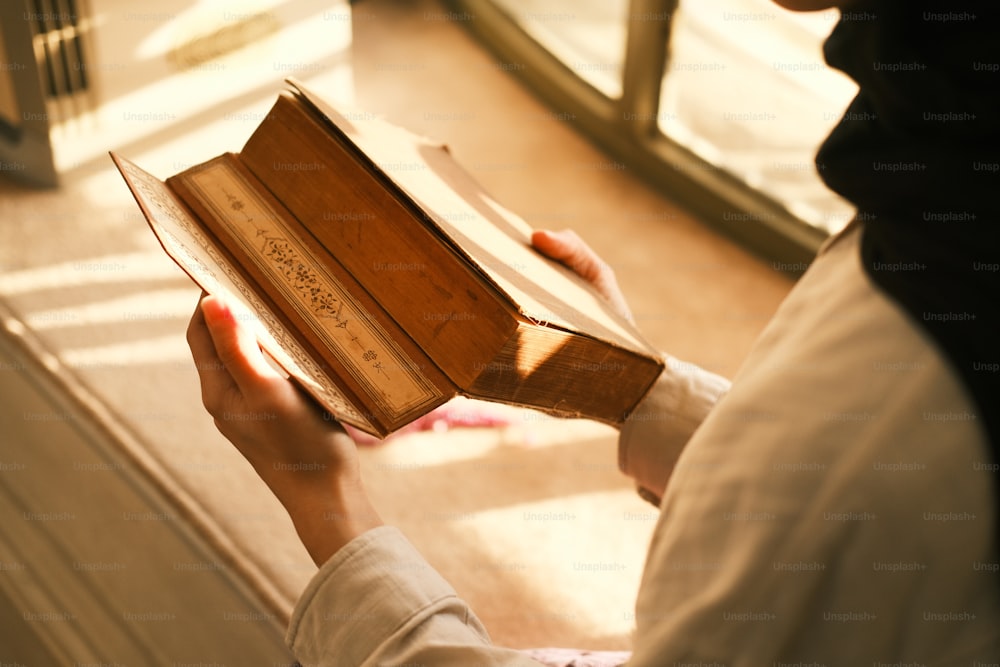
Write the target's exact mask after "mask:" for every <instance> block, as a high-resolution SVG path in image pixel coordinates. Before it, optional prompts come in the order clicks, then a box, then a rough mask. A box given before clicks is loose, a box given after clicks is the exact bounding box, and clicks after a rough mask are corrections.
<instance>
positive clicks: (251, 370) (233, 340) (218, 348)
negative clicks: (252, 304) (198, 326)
mask: <svg viewBox="0 0 1000 667" xmlns="http://www.w3.org/2000/svg"><path fill="white" fill-rule="evenodd" d="M201 310H202V313H203V314H204V317H205V324H206V325H207V329H208V333H209V334H210V336H211V338H212V342H213V343H214V345H215V352H216V354H217V355H218V358H219V360H220V361H221V362H222V364H223V365H224V366H225V368H226V370H227V371H229V375H230V376H232V379H233V381H234V382H235V383H236V385H237V386H238V387H239V389H240V393H242V394H244V395H247V394H253V393H256V392H259V391H261V390H263V389H265V388H267V387H268V386H269V385H270V384H271V382H272V381H273V380H274V379H276V378H278V379H280V376H279V375H278V374H277V373H276V372H275V371H274V369H273V368H271V366H270V364H268V363H267V359H265V358H264V354H263V352H261V350H260V346H259V345H258V344H257V339H256V338H255V337H254V335H253V333H251V332H250V331H249V330H248V329H247V328H246V327H242V326H240V324H239V322H237V321H236V317H235V316H234V315H233V311H232V310H231V309H230V308H229V306H228V305H227V304H226V303H225V302H224V301H222V300H221V299H219V298H218V297H214V296H208V297H206V298H204V299H202V302H201Z"/></svg>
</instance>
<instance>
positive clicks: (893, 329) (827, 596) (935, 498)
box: [288, 228, 1000, 667]
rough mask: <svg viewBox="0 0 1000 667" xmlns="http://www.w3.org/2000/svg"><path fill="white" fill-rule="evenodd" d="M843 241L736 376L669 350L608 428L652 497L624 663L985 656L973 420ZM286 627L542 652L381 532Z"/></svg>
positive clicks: (385, 641)
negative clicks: (503, 641) (630, 646)
mask: <svg viewBox="0 0 1000 667" xmlns="http://www.w3.org/2000/svg"><path fill="white" fill-rule="evenodd" d="M858 242H859V230H858V229H857V228H853V229H851V230H849V231H848V232H846V233H845V234H843V235H842V236H841V237H838V238H837V239H835V240H834V241H833V242H831V243H828V244H827V246H826V247H825V248H824V250H823V252H821V253H820V255H819V257H818V258H817V260H816V261H815V262H814V263H813V266H812V267H811V268H810V269H809V271H808V272H807V273H806V275H805V276H803V278H802V279H801V280H800V281H799V282H798V284H797V285H796V287H795V288H794V289H793V290H792V292H791V293H790V294H789V296H788V298H787V299H786V301H785V302H784V303H783V304H782V306H781V308H780V309H779V311H778V312H777V313H776V315H775V317H774V318H773V320H772V321H771V323H770V324H769V325H768V327H767V328H766V329H765V331H764V332H763V334H762V335H761V337H760V339H759V340H758V341H757V343H756V345H755V346H754V349H753V350H752V351H751V353H750V355H749V357H748V358H747V360H746V363H745V364H744V367H743V369H742V370H741V371H740V373H739V374H738V375H737V377H736V378H735V379H734V381H733V384H732V386H731V387H730V386H729V383H728V382H726V381H725V380H723V379H722V378H719V377H717V376H714V375H712V374H710V373H707V372H705V371H702V370H700V369H698V368H695V367H692V366H689V365H685V364H683V363H680V362H677V361H675V360H670V363H669V364H668V367H667V369H666V371H665V372H664V374H663V376H662V377H661V379H660V381H659V383H658V384H657V386H656V387H655V388H654V389H653V391H652V392H651V393H650V395H649V396H648V397H647V398H646V400H645V401H644V402H643V403H642V405H641V406H640V407H639V409H638V410H637V411H636V413H635V414H634V415H633V417H632V418H631V420H630V421H629V423H628V424H627V425H626V426H625V428H624V429H623V430H622V434H621V440H620V445H619V463H620V465H621V466H622V469H623V470H624V471H625V472H626V473H628V474H630V475H632V476H633V477H634V478H635V479H636V481H637V482H638V484H639V485H640V487H642V488H644V489H646V490H647V492H648V493H647V495H655V496H657V497H659V496H661V495H662V497H663V500H662V503H661V507H662V512H661V516H660V519H659V522H658V524H657V527H656V530H655V533H654V536H653V541H652V544H651V547H650V551H649V556H648V559H647V563H646V569H645V572H644V575H643V581H642V586H641V588H640V591H639V598H638V601H637V603H636V634H635V646H634V654H633V658H632V661H631V662H630V663H629V664H631V665H635V666H647V665H649V666H652V665H666V666H674V665H701V666H704V665H716V664H719V665H747V666H752V667H761V666H767V667H771V666H773V665H799V664H802V665H813V664H816V665H825V666H827V667H833V666H834V665H845V666H850V667H858V666H861V665H863V666H867V665H873V666H875V667H878V666H879V665H882V664H885V665H898V664H903V665H925V666H928V667H929V666H931V665H966V666H969V667H973V666H975V665H977V663H978V664H980V665H988V664H996V663H997V662H998V661H1000V587H998V583H997V582H998V576H997V574H996V570H997V568H998V553H997V542H996V536H995V532H994V529H995V526H996V521H995V516H994V511H995V510H994V507H995V505H994V499H993V494H994V493H996V492H997V490H996V489H993V488H992V487H991V475H990V474H989V473H988V472H987V471H988V470H989V468H990V466H991V465H992V461H991V460H990V456H989V451H988V449H987V445H986V442H985V439H984V434H983V431H982V429H981V428H980V425H979V422H978V420H977V419H976V418H975V410H974V408H973V406H972V404H971V402H970V399H969V397H968V396H967V394H966V393H965V391H964V389H963V388H962V386H961V385H960V384H959V382H958V380H957V378H956V376H955V374H954V373H953V372H952V370H951V369H950V368H949V367H948V366H947V365H946V364H945V362H944V360H943V358H942V357H941V355H940V354H939V353H938V351H937V350H936V349H935V348H934V347H933V346H932V345H931V344H930V343H929V341H928V339H927V338H926V337H925V336H924V335H923V334H922V333H921V332H920V331H919V330H918V329H917V328H916V327H915V326H914V325H913V323H912V322H910V321H909V320H908V319H907V316H906V315H905V314H904V313H903V312H902V311H901V310H900V309H899V308H898V307H896V306H895V305H894V304H893V303H892V302H890V301H889V300H888V299H887V298H886V297H885V296H884V295H882V294H881V293H880V292H878V291H876V290H875V289H874V288H873V286H872V284H871V282H870V281H869V280H868V278H867V276H866V275H865V274H864V272H863V270H862V267H861V265H860V262H859V253H858ZM671 470H673V474H672V475H671ZM668 477H669V483H668V481H667V480H668ZM288 642H289V645H290V646H291V648H292V650H293V651H294V652H295V654H296V656H298V658H299V659H300V660H301V661H302V663H303V664H304V665H407V664H420V665H455V666H458V665H461V666H462V667H470V666H474V665H521V664H528V665H534V664H536V663H534V662H532V661H531V660H530V659H528V658H527V657H525V656H524V655H523V654H520V653H519V652H517V651H513V650H509V649H504V648H499V647H494V646H491V645H490V643H489V639H488V637H487V635H486V632H485V630H484V629H483V628H482V626H481V625H480V623H479V621H478V620H477V619H476V617H475V616H474V615H473V613H472V611H471V610H470V609H469V608H468V607H467V605H465V604H464V603H463V602H462V601H461V600H460V599H459V598H458V597H457V596H456V595H455V592H454V590H453V589H452V588H451V587H450V586H449V585H448V584H447V583H446V582H445V581H444V580H443V579H442V578H441V577H440V576H439V575H438V574H437V573H436V572H435V571H434V570H433V569H432V568H431V567H430V566H429V565H428V564H427V563H426V561H424V560H423V558H422V557H421V556H420V555H419V554H418V553H417V552H416V551H415V549H414V548H413V547H412V546H411V545H410V544H409V543H408V542H407V541H406V539H405V538H404V537H403V536H402V535H401V533H399V531H397V530H396V529H394V528H389V527H386V528H379V529H376V530H373V531H370V532H368V533H366V534H365V535H363V536H361V537H359V538H357V539H355V540H354V541H353V542H351V543H350V544H348V545H347V546H346V547H344V548H343V549H342V550H341V551H339V552H338V553H337V554H335V555H334V556H333V557H332V558H331V559H330V560H329V561H328V562H327V563H326V564H325V565H324V566H323V567H322V568H321V569H320V571H319V573H318V574H317V575H316V577H315V578H314V579H313V581H312V582H311V583H310V584H309V586H308V588H307V589H306V591H305V592H304V593H303V595H302V598H301V600H300V601H299V603H298V605H297V608H296V610H295V614H294V616H293V619H292V623H291V626H290V628H289V631H288Z"/></svg>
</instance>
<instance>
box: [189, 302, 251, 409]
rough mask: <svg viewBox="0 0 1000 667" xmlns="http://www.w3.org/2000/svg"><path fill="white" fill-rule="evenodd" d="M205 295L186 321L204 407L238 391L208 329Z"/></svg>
mask: <svg viewBox="0 0 1000 667" xmlns="http://www.w3.org/2000/svg"><path fill="white" fill-rule="evenodd" d="M206 296H207V295H206V294H205V293H204V292H202V299H201V300H199V301H198V306H197V307H196V308H195V310H194V314H193V315H191V321H190V322H189V323H188V329H187V342H188V347H189V348H191V357H192V358H193V359H194V366H195V369H197V371H198V379H199V380H200V382H201V395H202V402H203V403H204V404H205V407H209V406H210V405H216V404H217V399H221V397H223V396H226V395H227V394H229V393H231V392H237V393H238V392H239V387H237V386H236V382H235V381H234V380H233V377H232V375H230V374H229V371H227V370H226V366H225V364H223V363H222V360H221V359H220V358H219V355H218V353H217V352H216V350H215V343H214V342H213V341H212V335H211V334H210V333H209V331H208V325H207V324H206V322H205V314H204V312H203V311H202V302H203V300H204V298H205V297H206Z"/></svg>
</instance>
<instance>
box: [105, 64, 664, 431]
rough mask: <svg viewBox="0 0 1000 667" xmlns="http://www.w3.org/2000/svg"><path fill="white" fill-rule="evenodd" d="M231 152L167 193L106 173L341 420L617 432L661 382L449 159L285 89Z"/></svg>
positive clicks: (149, 182) (366, 425) (128, 174)
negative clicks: (548, 423) (427, 419)
mask: <svg viewBox="0 0 1000 667" xmlns="http://www.w3.org/2000/svg"><path fill="white" fill-rule="evenodd" d="M289 84H290V86H291V87H290V90H288V91H284V92H282V93H281V94H280V95H279V97H278V99H277V102H276V103H275V105H274V107H273V108H272V109H271V111H270V112H269V113H268V114H267V116H266V117H265V118H264V120H263V121H262V122H261V124H260V125H259V126H258V127H257V129H256V130H255V131H254V133H253V134H252V136H251V137H250V139H249V140H248V141H247V143H246V145H245V146H244V147H243V149H242V150H241V151H240V153H238V154H236V153H227V154H225V155H221V156H219V157H216V158H214V159H211V160H209V161H207V162H204V163H203V164H199V165H197V166H195V167H192V168H190V169H188V170H186V171H183V172H181V173H179V174H176V175H174V176H171V177H170V178H168V179H167V180H166V182H163V181H161V180H159V179H158V178H156V177H154V176H152V175H151V174H149V173H147V172H145V171H143V170H142V169H140V168H139V167H137V166H136V165H135V164H133V163H131V162H129V161H128V160H126V159H124V158H122V157H120V156H118V155H115V154H112V158H113V159H114V161H115V163H116V164H117V166H118V168H119V170H120V171H121V173H122V175H123V176H124V178H125V181H126V182H127V183H128V186H129V188H130V189H131V190H132V193H133V195H134V196H135V199H136V201H137V202H138V204H139V206H140V208H141V209H142V212H143V214H144V215H145V216H146V219H147V220H148V221H149V224H150V226H151V227H152V229H153V232H154V233H155V234H156V236H157V238H158V239H159V240H160V243H161V244H162V245H163V248H164V250H166V252H167V254H169V255H170V257H172V258H173V259H174V261H175V262H177V264H178V265H180V266H181V268H183V269H184V270H185V271H186V272H187V273H188V275H190V276H191V278H192V279H193V280H194V281H195V282H196V283H197V284H198V285H200V286H201V287H202V288H203V289H204V290H205V291H206V292H208V293H210V294H220V295H223V297H224V298H225V299H226V300H227V302H228V303H230V304H231V306H232V307H233V308H234V309H235V310H236V312H237V317H238V318H239V319H240V320H242V321H243V322H244V323H245V324H246V325H247V326H250V327H252V328H253V330H254V331H255V333H256V335H257V339H258V341H259V343H260V346H261V348H262V349H263V350H264V351H265V352H266V353H267V354H269V355H270V356H271V358H272V359H273V360H274V361H276V362H277V364H278V365H280V366H281V367H282V368H283V369H284V370H285V371H286V372H287V373H288V374H289V376H290V377H292V378H294V379H295V380H296V381H297V382H298V383H299V384H300V385H301V386H302V387H303V389H305V390H306V391H307V392H308V393H309V394H311V395H312V396H313V397H314V398H315V399H316V400H317V401H318V402H319V403H320V405H321V406H322V407H323V408H324V409H326V410H328V411H329V412H330V413H331V414H332V415H333V416H334V417H336V418H337V419H339V420H341V421H344V422H347V423H349V424H351V425H353V426H356V427H358V428H360V429H362V430H364V431H366V432H368V433H371V434H373V435H377V436H383V437H384V436H385V435H387V434H389V433H391V432H392V431H394V430H396V429H398V428H400V427H402V426H404V425H406V424H407V423H409V422H410V421H413V420H414V419H416V418H417V417H420V416H421V415H423V414H426V413H427V412H429V411H430V410H432V409H434V408H435V407H437V406H439V405H441V404H443V403H444V402H446V401H448V400H449V399H450V398H452V397H454V396H456V395H459V394H461V395H465V396H469V397H472V398H479V399H485V400H491V401H498V402H503V403H509V404H513V405H520V406H526V407H531V408H536V409H539V410H543V411H545V412H547V413H550V414H555V415H560V416H567V417H585V418H589V419H595V420H599V421H604V422H609V423H614V422H617V421H621V420H622V419H624V417H625V416H626V415H627V414H628V413H629V412H630V411H631V410H632V408H634V407H635V405H636V403H638V401H639V400H640V399H641V398H642V397H643V395H645V393H646V391H647V390H648V389H649V387H650V386H651V385H652V384H653V382H654V381H655V380H656V378H657V376H658V375H659V373H660V371H661V370H662V368H663V362H662V361H661V358H660V356H659V355H658V354H657V352H656V351H655V350H654V349H652V348H651V347H650V346H649V344H648V343H646V342H645V341H644V340H643V339H642V337H641V335H640V334H639V333H638V332H637V330H636V329H635V327H634V326H633V325H632V324H631V323H630V322H628V321H627V320H625V319H624V318H622V317H620V316H619V315H617V314H616V313H615V312H614V311H613V309H612V308H611V307H610V306H609V305H608V304H607V303H606V302H605V301H604V299H602V298H601V296H600V295H599V294H598V293H597V292H596V291H595V290H594V289H593V288H592V287H591V286H590V285H589V284H588V283H587V282H586V281H584V280H582V279H580V278H579V277H578V276H577V275H576V274H574V273H573V272H572V271H569V270H568V269H566V268H565V267H564V266H562V265H560V264H559V263H557V262H553V261H551V260H548V259H546V258H544V257H542V256H541V255H539V254H538V253H537V252H536V251H534V250H533V249H532V248H531V246H530V235H531V229H530V227H529V226H528V225H527V224H526V223H525V222H524V221H523V220H521V219H520V218H518V217H517V216H515V215H514V214H512V213H510V212H509V211H507V210H506V209H504V208H502V207H501V206H500V205H498V204H497V203H496V202H495V201H494V200H493V199H491V198H490V197H489V196H488V195H487V194H486V193H485V192H484V191H483V189H482V188H481V187H480V186H479V185H478V184H477V183H476V182H475V181H474V180H473V179H472V177H471V176H470V175H469V174H468V173H467V172H465V171H464V170H463V169H462V168H461V167H460V166H459V165H458V163H457V162H456V161H455V160H454V159H453V158H452V157H451V155H450V154H449V153H448V150H447V148H445V147H444V146H442V145H440V144H436V143H433V142H430V141H428V140H426V139H423V138H420V137H416V136H414V135H412V134H410V133H408V132H406V131H404V130H402V129H400V128H398V127H395V126H392V125H390V124H388V123H385V122H383V121H381V120H378V119H375V118H374V117H372V116H371V115H370V114H366V113H352V112H347V113H339V112H338V111H336V110H334V109H333V108H332V107H331V106H330V105H328V104H327V103H326V102H324V101H323V100H321V99H320V98H319V97H317V96H316V95H315V94H313V93H311V92H309V91H308V90H307V89H306V88H304V87H303V86H302V85H301V84H300V83H298V82H295V81H294V80H290V81H289Z"/></svg>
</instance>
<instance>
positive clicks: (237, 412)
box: [187, 295, 381, 565]
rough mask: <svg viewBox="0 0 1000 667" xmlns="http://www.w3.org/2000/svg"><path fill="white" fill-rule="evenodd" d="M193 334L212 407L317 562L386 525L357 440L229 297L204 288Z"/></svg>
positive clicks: (205, 399)
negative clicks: (285, 367)
mask: <svg viewBox="0 0 1000 667" xmlns="http://www.w3.org/2000/svg"><path fill="white" fill-rule="evenodd" d="M187 340H188V345H189V346H190V348H191V354H192V356H193V357H194V361H195V364H196V366H197V369H198V376H199V378H200V380H201V393H202V402H203V403H204V405H205V408H206V409H207V410H208V412H209V414H211V415H212V417H214V418H215V425H216V426H217V427H218V429H219V431H220V432H221V433H222V434H223V435H224V436H226V438H228V439H229V441H230V442H232V443H233V444H234V445H235V446H236V448H237V449H238V450H239V451H240V452H241V453H242V454H243V456H244V457H245V458H246V459H247V461H249V462H250V465H251V466H253V468H254V470H256V471H257V474H258V475H259V476H260V478H261V479H262V480H264V483H266V484H267V486H268V487H269V488H270V489H271V491H272V492H273V493H274V495H275V496H277V498H278V500H280V501H281V503H282V504H283V505H284V506H285V509H286V510H288V513H289V515H290V516H291V517H292V522H293V523H294V524H295V528H296V530H297V531H298V533H299V537H300V538H301V539H302V542H303V544H305V546H306V549H307V550H308V551H309V554H310V555H311V556H312V557H313V560H314V561H315V562H316V564H317V565H319V564H322V563H323V562H325V561H326V560H327V559H328V558H329V557H330V556H331V555H333V553H334V552H336V551H337V549H339V548H340V547H341V546H343V545H344V544H346V543H347V542H349V541H350V540H351V539H353V538H354V537H356V536H358V535H360V534H361V533H363V532H365V531H366V530H368V529H370V528H373V527H375V526H378V525H381V520H380V519H379V518H378V516H377V515H376V514H375V511H374V509H373V508H372V507H371V503H370V502H369V501H368V496H367V494H366V493H365V491H364V488H363V486H362V483H361V474H360V471H359V467H358V457H357V450H356V448H355V445H354V442H353V440H351V438H350V436H348V435H347V433H346V432H345V431H344V429H343V428H342V427H341V425H340V424H339V423H337V422H336V421H334V420H333V419H331V418H330V417H329V416H327V415H324V413H323V412H322V411H321V410H320V409H319V407H318V406H317V405H316V404H315V403H314V402H313V401H312V400H311V399H310V398H309V397H308V396H306V395H305V394H304V393H302V392H301V391H300V390H299V389H298V388H297V387H296V386H295V385H293V384H292V383H291V382H290V381H289V380H287V379H285V378H284V377H282V376H281V375H280V374H279V373H278V372H277V371H275V370H274V369H273V368H272V367H271V366H270V364H269V363H268V362H267V359H265V357H264V354H263V353H262V352H261V350H260V347H259V346H258V345H257V341H256V340H255V338H254V336H253V335H252V334H251V333H250V332H249V331H248V330H247V329H246V328H245V327H241V326H240V325H239V323H238V322H237V321H236V318H235V317H234V316H233V313H232V311H231V310H230V309H229V308H228V307H227V306H226V304H225V303H223V302H222V301H221V300H219V299H217V298H215V297H211V296H205V295H203V298H202V299H201V301H200V303H199V304H198V307H197V308H196V309H195V312H194V315H193V316H192V317H191V322H190V324H189V325H188V331H187Z"/></svg>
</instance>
